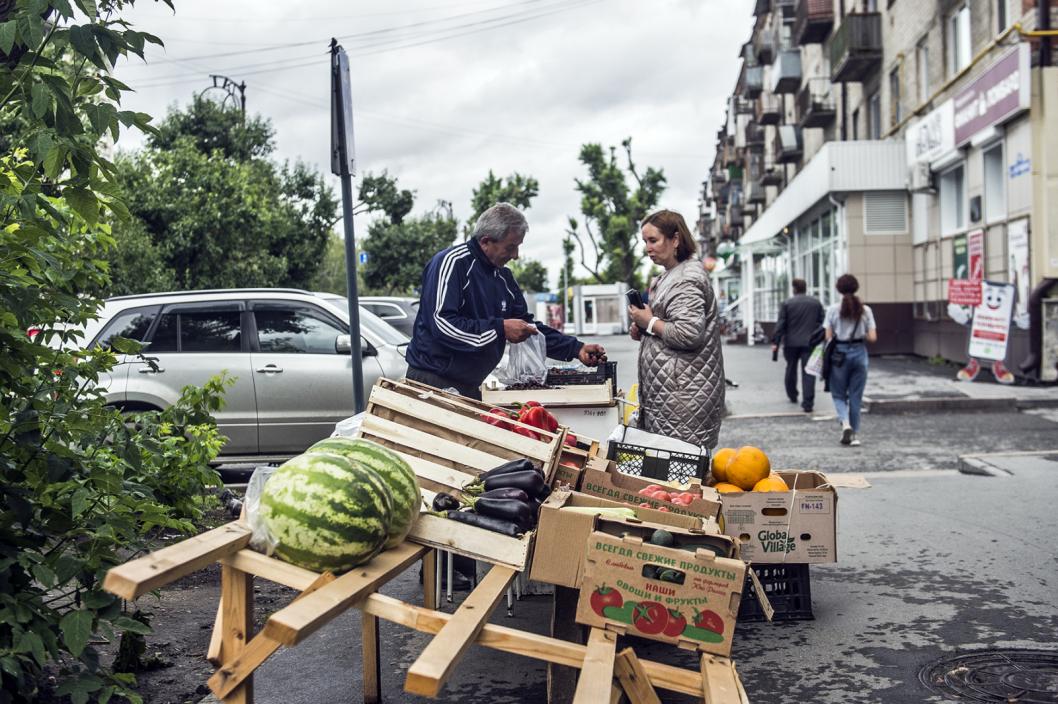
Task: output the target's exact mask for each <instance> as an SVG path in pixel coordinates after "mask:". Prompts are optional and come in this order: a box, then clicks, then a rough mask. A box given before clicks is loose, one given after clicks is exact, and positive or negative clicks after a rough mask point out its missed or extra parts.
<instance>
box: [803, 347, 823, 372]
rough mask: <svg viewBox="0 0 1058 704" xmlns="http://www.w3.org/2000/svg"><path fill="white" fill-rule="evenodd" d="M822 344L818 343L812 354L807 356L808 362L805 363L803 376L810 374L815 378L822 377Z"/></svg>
mask: <svg viewBox="0 0 1058 704" xmlns="http://www.w3.org/2000/svg"><path fill="white" fill-rule="evenodd" d="M823 347H824V345H823V343H819V344H818V345H816V346H815V349H813V350H812V354H810V355H809V356H808V361H807V362H805V374H811V375H812V376H815V377H821V376H823Z"/></svg>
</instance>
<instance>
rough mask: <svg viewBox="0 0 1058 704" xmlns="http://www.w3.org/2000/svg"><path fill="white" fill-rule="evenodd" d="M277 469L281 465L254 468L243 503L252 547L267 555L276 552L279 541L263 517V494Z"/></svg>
mask: <svg viewBox="0 0 1058 704" xmlns="http://www.w3.org/2000/svg"><path fill="white" fill-rule="evenodd" d="M277 469H279V467H267V466H265V467H257V468H256V469H254V471H253V474H251V475H250V481H249V483H248V484H247V485H246V499H245V503H244V504H243V506H244V507H245V508H246V525H247V526H249V528H250V547H251V548H253V549H254V550H256V551H258V552H263V553H264V554H265V555H271V554H272V553H273V552H275V549H276V545H278V541H277V540H276V539H275V538H274V537H272V534H271V533H270V532H269V530H268V526H266V525H265V522H264V520H263V519H262V518H261V494H262V493H263V492H264V485H265V482H267V481H268V478H269V477H271V476H272V474H274V473H275V471H276V470H277Z"/></svg>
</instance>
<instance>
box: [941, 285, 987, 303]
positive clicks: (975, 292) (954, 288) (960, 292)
mask: <svg viewBox="0 0 1058 704" xmlns="http://www.w3.org/2000/svg"><path fill="white" fill-rule="evenodd" d="M980 302H981V282H980V281H971V280H969V279H948V303H950V304H952V305H956V306H976V305H978V304H979V303H980Z"/></svg>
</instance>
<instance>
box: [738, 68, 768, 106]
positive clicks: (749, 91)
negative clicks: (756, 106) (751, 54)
mask: <svg viewBox="0 0 1058 704" xmlns="http://www.w3.org/2000/svg"><path fill="white" fill-rule="evenodd" d="M762 90H764V67H763V66H748V67H747V68H746V81H745V83H743V84H742V95H743V96H744V97H746V98H749V99H750V100H752V99H753V98H756V97H757V96H758V95H760V92H761V91H762Z"/></svg>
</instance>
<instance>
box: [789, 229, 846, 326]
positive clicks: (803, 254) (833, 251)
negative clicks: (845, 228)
mask: <svg viewBox="0 0 1058 704" xmlns="http://www.w3.org/2000/svg"><path fill="white" fill-rule="evenodd" d="M792 249H793V251H792V254H793V265H794V275H795V276H799V277H800V278H802V279H804V280H805V282H806V283H807V284H808V294H809V295H810V296H815V297H816V298H818V299H819V300H820V302H822V303H823V305H828V304H830V303H832V302H833V300H834V297H835V295H836V294H835V292H834V282H835V280H836V277H837V275H838V274H841V273H844V272H843V271H842V267H841V265H840V264H839V263H838V256H839V252H838V241H837V227H836V225H835V223H834V216H833V214H832V211H830V210H827V211H825V212H824V213H823V214H822V215H821V216H820V217H819V218H817V219H815V220H812V221H811V222H809V223H808V224H806V225H802V226H801V227H799V228H798V230H797V233H796V236H795V243H794V246H793V248H792ZM835 272H836V273H835Z"/></svg>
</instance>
